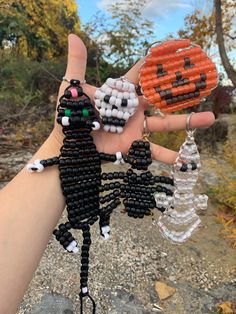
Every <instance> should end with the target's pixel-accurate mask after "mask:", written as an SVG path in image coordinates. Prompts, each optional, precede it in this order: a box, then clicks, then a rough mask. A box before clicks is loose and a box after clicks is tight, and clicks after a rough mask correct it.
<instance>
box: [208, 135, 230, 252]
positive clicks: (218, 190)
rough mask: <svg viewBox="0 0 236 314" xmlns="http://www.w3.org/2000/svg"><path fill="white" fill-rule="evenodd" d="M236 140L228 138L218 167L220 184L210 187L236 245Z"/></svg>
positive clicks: (220, 217)
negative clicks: (221, 163) (220, 165)
mask: <svg viewBox="0 0 236 314" xmlns="http://www.w3.org/2000/svg"><path fill="white" fill-rule="evenodd" d="M234 147H236V140H235V139H232V140H228V141H227V142H226V144H225V145H224V148H223V154H222V155H223V157H222V158H223V160H224V162H225V163H224V165H223V167H217V170H216V171H217V173H218V175H219V179H220V180H219V184H218V185H216V186H213V187H211V188H210V194H211V195H212V197H214V199H215V200H216V201H217V203H218V204H219V209H220V213H219V214H218V218H219V221H220V222H221V223H222V224H223V226H224V231H223V233H224V234H225V235H226V237H227V238H230V239H231V240H232V242H233V246H234V247H236V175H235V172H236V150H235V149H233V148H234Z"/></svg>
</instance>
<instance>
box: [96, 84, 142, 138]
mask: <svg viewBox="0 0 236 314" xmlns="http://www.w3.org/2000/svg"><path fill="white" fill-rule="evenodd" d="M94 100H95V106H96V108H97V109H98V111H99V113H100V117H101V120H102V124H103V126H104V127H103V128H104V130H105V131H107V132H112V133H116V132H117V133H122V132H123V128H124V126H125V124H126V123H127V121H128V120H129V118H130V117H131V116H132V115H133V114H134V113H135V111H136V108H137V107H138V104H139V100H138V97H137V95H136V93H135V85H134V84H133V83H131V82H129V81H128V80H127V79H125V78H118V79H112V78H108V79H107V80H106V83H104V84H103V85H102V86H101V87H100V88H98V89H97V90H96V92H95V95H94Z"/></svg>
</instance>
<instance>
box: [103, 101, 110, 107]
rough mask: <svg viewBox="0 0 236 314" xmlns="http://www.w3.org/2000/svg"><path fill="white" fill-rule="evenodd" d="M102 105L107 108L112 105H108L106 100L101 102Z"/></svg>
mask: <svg viewBox="0 0 236 314" xmlns="http://www.w3.org/2000/svg"><path fill="white" fill-rule="evenodd" d="M101 107H102V108H105V109H106V108H107V107H110V105H108V104H107V103H105V101H102V102H101Z"/></svg>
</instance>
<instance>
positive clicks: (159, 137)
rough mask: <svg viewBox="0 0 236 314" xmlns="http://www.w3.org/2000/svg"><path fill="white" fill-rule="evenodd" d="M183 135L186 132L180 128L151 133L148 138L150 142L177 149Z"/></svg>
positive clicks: (182, 140) (181, 142)
mask: <svg viewBox="0 0 236 314" xmlns="http://www.w3.org/2000/svg"><path fill="white" fill-rule="evenodd" d="M185 137H186V132H185V131H183V130H181V131H175V132H168V133H164V132H163V133H161V132H160V133H152V135H151V137H150V140H151V142H153V143H155V144H158V145H160V146H164V147H166V148H168V149H172V150H175V151H179V148H180V146H181V145H182V144H183V142H184V140H185Z"/></svg>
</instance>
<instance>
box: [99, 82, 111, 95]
mask: <svg viewBox="0 0 236 314" xmlns="http://www.w3.org/2000/svg"><path fill="white" fill-rule="evenodd" d="M107 88H109V86H108V85H107V84H106V83H104V84H103V85H102V86H101V87H100V90H101V91H102V92H104V93H105V92H106V89H107Z"/></svg>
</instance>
